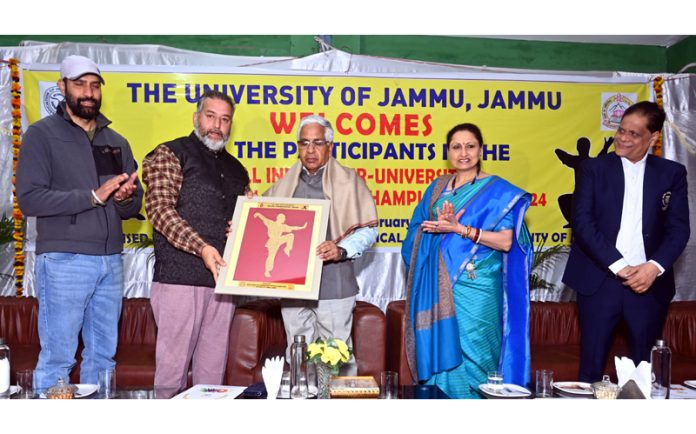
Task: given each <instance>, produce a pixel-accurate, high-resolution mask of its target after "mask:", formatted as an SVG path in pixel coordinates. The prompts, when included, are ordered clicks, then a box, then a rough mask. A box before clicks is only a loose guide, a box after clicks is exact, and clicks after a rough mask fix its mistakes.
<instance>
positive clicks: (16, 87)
mask: <svg viewBox="0 0 696 434" xmlns="http://www.w3.org/2000/svg"><path fill="white" fill-rule="evenodd" d="M8 63H9V65H10V78H11V79H12V88H11V94H12V219H13V220H14V242H15V260H14V266H15V267H14V269H15V287H16V288H17V297H21V296H22V293H23V292H24V285H23V283H24V231H23V229H24V215H22V211H21V210H20V209H19V204H18V203H17V190H16V186H15V184H16V183H17V160H18V158H19V147H20V146H21V145H22V109H21V107H22V84H21V83H20V82H19V61H18V60H17V59H14V58H12V59H10V61H9V62H8Z"/></svg>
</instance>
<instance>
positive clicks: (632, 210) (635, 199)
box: [609, 154, 665, 276]
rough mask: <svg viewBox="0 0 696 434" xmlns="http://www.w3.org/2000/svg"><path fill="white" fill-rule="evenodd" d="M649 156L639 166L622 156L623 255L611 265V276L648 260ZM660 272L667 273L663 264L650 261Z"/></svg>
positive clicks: (618, 240) (619, 241)
mask: <svg viewBox="0 0 696 434" xmlns="http://www.w3.org/2000/svg"><path fill="white" fill-rule="evenodd" d="M647 158H648V154H645V156H644V157H643V159H641V160H640V161H638V162H637V163H631V162H630V161H629V160H628V159H627V158H624V157H621V165H622V166H623V174H624V198H623V208H622V210H621V226H620V228H619V234H618V235H617V237H616V249H617V250H618V251H619V253H621V255H622V256H623V257H622V258H621V259H619V260H618V261H616V262H614V263H613V264H611V265H610V266H609V269H610V270H611V272H612V273H614V274H617V273H618V272H619V271H621V270H622V269H623V268H624V267H626V266H628V265H632V266H636V265H640V264H642V263H644V262H645V261H646V257H645V245H644V244H643V179H644V178H645V162H646V160H647ZM650 262H652V263H653V264H655V266H657V268H658V269H659V270H660V273H659V274H658V276H659V275H660V274H662V273H664V272H665V269H664V268H662V266H661V265H660V264H658V263H657V262H655V261H653V260H651V261H650Z"/></svg>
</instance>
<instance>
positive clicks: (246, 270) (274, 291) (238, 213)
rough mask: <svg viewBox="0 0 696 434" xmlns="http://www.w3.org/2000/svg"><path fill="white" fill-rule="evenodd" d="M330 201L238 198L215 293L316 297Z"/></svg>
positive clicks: (312, 298) (299, 297)
mask: <svg viewBox="0 0 696 434" xmlns="http://www.w3.org/2000/svg"><path fill="white" fill-rule="evenodd" d="M330 203H331V202H330V201H328V200H317V199H295V198H280V197H254V198H252V199H249V198H247V197H246V196H240V197H239V198H238V199H237V206H236V208H235V210H234V216H233V217H232V230H231V231H230V235H229V237H228V238H227V244H226V245H225V253H224V256H223V259H224V260H225V263H226V264H227V265H226V266H224V267H222V268H221V269H220V274H219V276H218V281H217V285H216V286H215V292H216V293H219V294H235V295H247V296H259V297H278V298H297V299H306V300H317V299H318V298H319V283H320V282H321V271H322V264H323V262H322V260H321V259H320V258H319V257H318V256H317V254H316V249H317V246H318V245H319V244H321V243H322V242H324V241H325V239H326V229H327V226H328V222H329V209H330Z"/></svg>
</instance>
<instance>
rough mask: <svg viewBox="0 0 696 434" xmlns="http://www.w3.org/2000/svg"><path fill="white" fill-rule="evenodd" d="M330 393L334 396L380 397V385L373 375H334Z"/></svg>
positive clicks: (330, 383)
mask: <svg viewBox="0 0 696 434" xmlns="http://www.w3.org/2000/svg"><path fill="white" fill-rule="evenodd" d="M329 394H331V397H332V398H378V397H379V386H378V385H377V382H376V381H375V379H374V378H373V377H371V376H364V377H333V378H331V381H330V382H329Z"/></svg>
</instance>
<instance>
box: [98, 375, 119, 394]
mask: <svg viewBox="0 0 696 434" xmlns="http://www.w3.org/2000/svg"><path fill="white" fill-rule="evenodd" d="M97 391H98V393H99V397H100V398H104V399H110V398H114V397H115V396H116V369H114V368H106V369H100V370H99V372H98V373H97Z"/></svg>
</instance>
